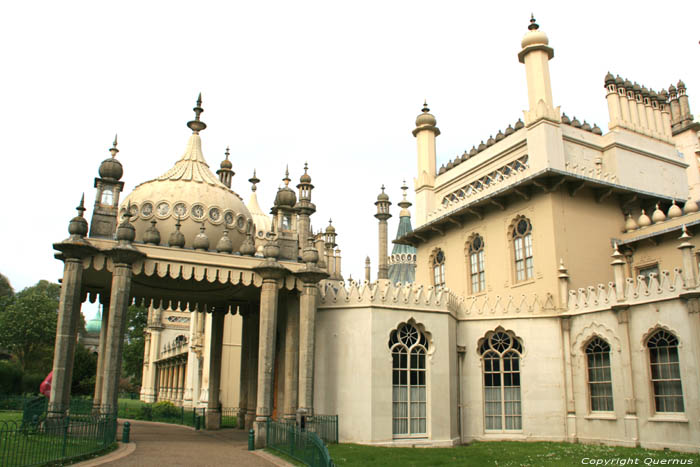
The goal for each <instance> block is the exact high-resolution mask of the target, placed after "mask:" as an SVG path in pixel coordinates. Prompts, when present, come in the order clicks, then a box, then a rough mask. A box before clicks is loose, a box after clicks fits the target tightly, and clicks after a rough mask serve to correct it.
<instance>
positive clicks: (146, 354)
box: [139, 330, 153, 400]
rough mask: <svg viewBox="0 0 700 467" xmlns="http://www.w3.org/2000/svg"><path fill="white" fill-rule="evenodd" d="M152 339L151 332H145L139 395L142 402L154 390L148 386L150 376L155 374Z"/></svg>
mask: <svg viewBox="0 0 700 467" xmlns="http://www.w3.org/2000/svg"><path fill="white" fill-rule="evenodd" d="M151 338H152V336H151V332H150V331H148V330H145V331H144V337H143V367H142V369H141V392H140V393H139V399H140V400H144V399H145V397H146V393H147V392H149V390H150V389H152V387H151V388H149V386H148V381H149V380H150V379H151V378H150V375H151V374H152V373H153V362H152V361H151Z"/></svg>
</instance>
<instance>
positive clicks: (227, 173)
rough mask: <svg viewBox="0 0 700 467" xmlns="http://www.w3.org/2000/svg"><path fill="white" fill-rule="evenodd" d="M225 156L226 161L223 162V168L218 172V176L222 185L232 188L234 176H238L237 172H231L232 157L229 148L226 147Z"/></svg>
mask: <svg viewBox="0 0 700 467" xmlns="http://www.w3.org/2000/svg"><path fill="white" fill-rule="evenodd" d="M224 154H225V155H226V159H224V160H222V161H221V168H220V169H219V170H217V171H216V175H218V176H219V181H220V182H221V183H223V184H224V185H226V187H227V188H231V179H232V178H233V176H234V175H236V172H234V171H233V170H231V169H232V168H233V164H231V161H230V160H228V157H229V156H230V155H231V153H230V152H229V149H228V146H226V152H225V153H224Z"/></svg>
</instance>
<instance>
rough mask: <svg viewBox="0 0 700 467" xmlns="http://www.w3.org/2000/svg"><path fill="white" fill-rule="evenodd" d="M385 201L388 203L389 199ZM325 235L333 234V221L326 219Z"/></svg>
mask: <svg viewBox="0 0 700 467" xmlns="http://www.w3.org/2000/svg"><path fill="white" fill-rule="evenodd" d="M382 192H383V191H382ZM379 196H381V195H379ZM386 199H387V201H388V200H389V197H388V196H387V197H386ZM377 200H379V197H377ZM326 233H327V234H329V233H332V234H334V233H335V227H333V219H328V227H326Z"/></svg>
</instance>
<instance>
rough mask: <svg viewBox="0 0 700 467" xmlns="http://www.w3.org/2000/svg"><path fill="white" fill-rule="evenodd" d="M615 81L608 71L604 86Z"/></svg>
mask: <svg viewBox="0 0 700 467" xmlns="http://www.w3.org/2000/svg"><path fill="white" fill-rule="evenodd" d="M614 83H615V77H614V76H613V75H612V73H610V72H609V71H608V74H607V75H605V87H607V86H608V85H609V84H614Z"/></svg>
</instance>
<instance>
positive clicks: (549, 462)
mask: <svg viewBox="0 0 700 467" xmlns="http://www.w3.org/2000/svg"><path fill="white" fill-rule="evenodd" d="M328 451H329V452H330V455H331V458H332V459H333V462H335V465H337V466H362V467H371V466H389V465H401V466H402V467H403V466H421V467H422V466H438V465H444V466H471V465H474V466H488V465H493V466H499V467H504V466H517V467H528V466H532V467H534V466H538V467H539V466H557V467H558V466H563V465H582V459H584V458H586V457H588V458H592V459H603V460H607V459H615V458H622V459H627V458H632V459H639V460H638V461H636V465H646V464H645V462H644V460H645V459H655V460H657V462H655V464H654V465H656V464H658V460H660V459H692V463H693V464H694V465H698V464H700V455H698V454H686V453H680V452H667V451H652V450H648V449H637V448H623V447H610V446H594V445H588V444H571V443H550V442H517V441H498V442H495V441H494V442H474V443H472V444H470V445H468V446H458V447H453V448H394V447H378V446H363V445H358V444H330V445H328ZM651 462H652V461H649V460H647V463H651ZM627 464H628V465H635V461H629V462H627Z"/></svg>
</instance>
